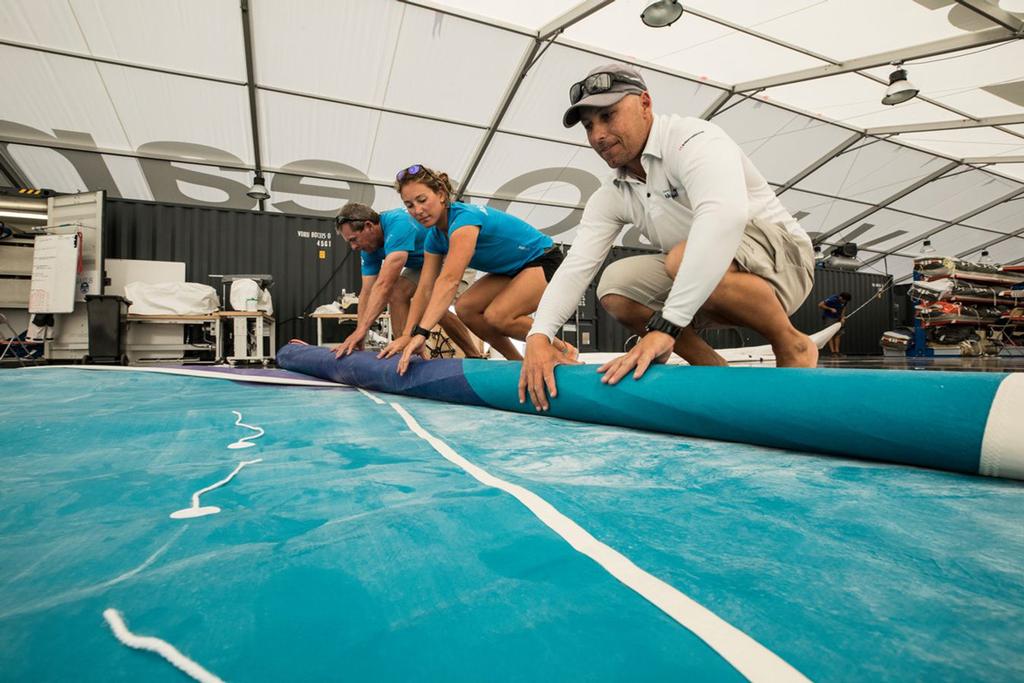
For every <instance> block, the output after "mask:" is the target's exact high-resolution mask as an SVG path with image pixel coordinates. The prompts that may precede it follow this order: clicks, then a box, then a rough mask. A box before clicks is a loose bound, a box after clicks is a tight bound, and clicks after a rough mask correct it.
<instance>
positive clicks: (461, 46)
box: [384, 5, 533, 126]
mask: <svg viewBox="0 0 1024 683" xmlns="http://www.w3.org/2000/svg"><path fill="white" fill-rule="evenodd" d="M532 42H533V41H531V40H530V39H529V38H527V37H525V36H522V35H520V34H516V33H512V32H510V31H503V30H501V29H497V28H494V27H491V26H484V25H483V24H479V23H476V22H472V21H466V20H463V19H459V18H457V17H453V16H450V15H445V14H440V13H437V12H431V11H428V10H425V9H422V8H420V7H416V6H413V5H410V6H409V7H408V8H407V9H406V11H405V16H404V18H403V20H402V29H401V32H400V33H399V39H398V45H397V46H396V48H395V51H394V55H393V58H392V64H391V70H390V72H389V74H388V83H387V92H386V95H385V98H384V104H385V105H386V106H387V107H389V108H393V109H398V110H401V111H408V112H414V113H417V114H427V115H430V116H437V117H441V118H448V119H452V120H455V121H465V122H468V123H475V124H479V125H484V126H486V125H488V124H489V123H490V121H491V118H492V117H493V116H494V113H495V111H496V110H497V109H498V107H499V106H500V104H501V100H502V97H503V96H504V94H505V90H506V88H507V87H508V84H509V83H510V82H511V81H512V80H513V78H514V77H515V75H516V69H517V66H518V64H519V62H520V59H521V57H522V56H523V55H524V54H525V53H526V51H527V50H528V49H529V48H530V47H531V45H532ZM480 48H484V49H480ZM455 65H458V66H457V68H454V69H453V67H454V66H455Z"/></svg>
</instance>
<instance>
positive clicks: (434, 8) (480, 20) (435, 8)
mask: <svg viewBox="0 0 1024 683" xmlns="http://www.w3.org/2000/svg"><path fill="white" fill-rule="evenodd" d="M398 2H401V3H402V4H404V5H409V6H411V7H419V8H420V9H425V10H428V11H430V12H437V13H438V14H444V15H446V16H449V17H455V18H456V19H463V20H465V21H471V22H473V23H475V24H483V25H484V26H492V27H494V28H500V29H501V30H503V31H508V32H509V33H518V34H519V35H521V36H527V37H528V38H536V37H537V34H536V32H534V31H529V30H527V29H525V28H523V27H522V26H515V25H513V24H509V23H506V22H503V21H499V20H498V19H492V18H490V17H482V16H479V15H476V14H471V13H469V12H462V11H459V10H454V9H452V8H450V7H442V6H440V5H436V4H434V3H432V2H426V1H424V0H398Z"/></svg>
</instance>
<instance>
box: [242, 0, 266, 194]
mask: <svg viewBox="0 0 1024 683" xmlns="http://www.w3.org/2000/svg"><path fill="white" fill-rule="evenodd" d="M241 9H242V40H243V44H244V46H245V77H246V83H245V88H246V90H247V91H248V92H249V125H250V128H251V130H252V154H253V166H254V167H255V170H256V176H257V177H262V176H263V163H262V160H261V158H260V127H259V121H258V120H257V116H256V76H255V69H254V68H253V52H252V17H251V15H250V12H249V0H242V4H241ZM263 201H264V200H262V199H261V200H259V207H260V211H263V209H264V206H263Z"/></svg>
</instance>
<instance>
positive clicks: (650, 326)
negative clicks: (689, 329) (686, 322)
mask: <svg viewBox="0 0 1024 683" xmlns="http://www.w3.org/2000/svg"><path fill="white" fill-rule="evenodd" d="M644 329H646V330H647V331H648V332H664V333H665V334H667V335H669V336H670V337H672V338H673V339H677V338H678V337H679V335H680V334H682V333H683V329H684V328H682V327H680V326H679V325H675V324H673V323H670V322H669V321H667V320H665V319H664V318H662V317H661V311H657V312H656V313H655V314H654V315H652V316H651V317H650V318H648V319H647V324H646V325H644Z"/></svg>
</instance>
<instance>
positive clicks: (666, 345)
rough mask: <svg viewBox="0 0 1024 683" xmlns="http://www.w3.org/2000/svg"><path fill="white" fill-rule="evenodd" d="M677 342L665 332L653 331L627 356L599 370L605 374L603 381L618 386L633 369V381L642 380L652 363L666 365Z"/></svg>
mask: <svg viewBox="0 0 1024 683" xmlns="http://www.w3.org/2000/svg"><path fill="white" fill-rule="evenodd" d="M675 343H676V340H675V339H673V338H672V335H670V334H665V333H664V332H657V331H651V332H648V333H647V334H645V335H644V336H643V337H641V339H640V341H638V342H637V344H636V346H634V347H633V348H632V349H630V350H629V353H627V354H626V355H625V356H619V357H618V358H616V359H614V360H610V361H608V362H607V363H605V364H604V365H602V366H601V367H599V368H598V369H597V371H598V372H601V373H604V377H602V378H601V381H602V382H603V383H604V384H617V383H618V381H619V380H620V379H622V378H623V377H625V376H626V373H628V372H629V371H630V370H632V369H633V368H636V371H635V372H634V373H633V379H640V378H641V377H643V376H644V373H645V372H647V368H649V367H650V366H651V363H666V362H668V359H669V356H671V355H672V347H673V346H675Z"/></svg>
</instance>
